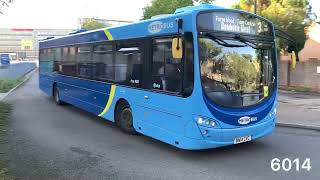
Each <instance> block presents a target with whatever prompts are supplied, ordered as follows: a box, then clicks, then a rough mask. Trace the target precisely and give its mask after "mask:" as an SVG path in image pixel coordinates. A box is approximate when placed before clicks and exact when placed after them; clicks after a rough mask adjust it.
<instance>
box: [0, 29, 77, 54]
mask: <svg viewBox="0 0 320 180" xmlns="http://www.w3.org/2000/svg"><path fill="white" fill-rule="evenodd" d="M72 31H74V30H72V29H18V28H13V29H5V28H0V53H9V54H10V56H11V59H12V60H21V59H37V58H38V42H39V40H41V39H45V38H47V37H52V36H54V37H59V36H64V35H66V34H68V33H70V32H72Z"/></svg>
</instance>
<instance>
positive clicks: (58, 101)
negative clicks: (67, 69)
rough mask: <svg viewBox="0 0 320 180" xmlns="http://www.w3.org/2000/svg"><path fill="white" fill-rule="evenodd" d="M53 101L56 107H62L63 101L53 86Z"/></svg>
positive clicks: (57, 89)
mask: <svg viewBox="0 0 320 180" xmlns="http://www.w3.org/2000/svg"><path fill="white" fill-rule="evenodd" d="M53 99H54V102H55V103H56V104H58V105H63V104H64V103H63V101H61V100H60V93H59V88H58V87H57V85H55V86H54V88H53Z"/></svg>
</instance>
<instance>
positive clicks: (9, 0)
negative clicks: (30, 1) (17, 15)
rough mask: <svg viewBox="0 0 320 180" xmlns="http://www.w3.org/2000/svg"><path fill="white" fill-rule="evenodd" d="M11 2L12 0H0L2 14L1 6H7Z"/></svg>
mask: <svg viewBox="0 0 320 180" xmlns="http://www.w3.org/2000/svg"><path fill="white" fill-rule="evenodd" d="M12 2H13V0H7V1H5V0H0V14H3V11H2V9H3V7H9V4H10V3H12Z"/></svg>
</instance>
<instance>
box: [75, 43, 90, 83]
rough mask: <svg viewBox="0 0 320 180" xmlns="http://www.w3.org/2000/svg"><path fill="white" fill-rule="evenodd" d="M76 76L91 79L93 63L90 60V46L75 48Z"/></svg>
mask: <svg viewBox="0 0 320 180" xmlns="http://www.w3.org/2000/svg"><path fill="white" fill-rule="evenodd" d="M77 64H78V66H77V76H79V77H82V78H91V76H92V74H93V73H92V69H93V63H92V60H91V46H80V47H78V48H77Z"/></svg>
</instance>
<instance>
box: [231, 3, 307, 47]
mask: <svg viewBox="0 0 320 180" xmlns="http://www.w3.org/2000/svg"><path fill="white" fill-rule="evenodd" d="M308 5H309V2H308V0H257V14H258V15H261V16H263V17H265V18H267V19H269V20H271V21H272V22H273V23H274V24H275V25H276V27H277V28H279V29H280V30H282V31H284V32H286V33H288V34H290V35H292V36H293V37H295V38H296V40H297V42H298V50H301V49H302V48H303V47H304V43H305V40H306V34H305V28H306V27H307V26H309V23H310V22H309V21H307V19H308V11H310V8H309V6H308ZM233 8H237V9H242V10H245V11H249V12H253V11H254V10H253V8H254V0H240V2H239V3H237V4H235V5H233ZM286 44H287V43H286V41H285V40H282V39H280V40H279V47H280V49H284V48H286V46H287V45H286Z"/></svg>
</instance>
